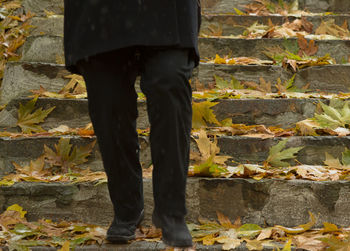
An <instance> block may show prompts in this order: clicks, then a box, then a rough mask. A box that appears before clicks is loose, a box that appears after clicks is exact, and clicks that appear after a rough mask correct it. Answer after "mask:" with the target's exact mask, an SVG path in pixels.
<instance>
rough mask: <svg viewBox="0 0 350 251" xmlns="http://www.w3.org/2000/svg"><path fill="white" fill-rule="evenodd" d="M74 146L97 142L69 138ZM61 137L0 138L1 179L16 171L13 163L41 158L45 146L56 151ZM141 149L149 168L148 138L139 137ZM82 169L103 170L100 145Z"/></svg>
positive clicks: (25, 162)
mask: <svg viewBox="0 0 350 251" xmlns="http://www.w3.org/2000/svg"><path fill="white" fill-rule="evenodd" d="M69 138H70V139H71V141H70V143H71V144H73V146H78V147H79V146H82V145H87V144H89V143H91V142H93V141H94V140H95V138H94V137H93V138H81V137H77V136H76V137H72V136H70V137H69ZM58 140H59V137H38V138H17V139H9V138H0V177H1V176H3V175H5V174H7V173H9V172H13V171H14V166H13V165H12V162H13V161H15V162H16V163H18V164H20V165H25V164H29V161H30V160H34V159H36V158H38V157H39V156H41V154H42V153H43V151H44V145H46V146H48V147H50V148H52V149H54V145H55V144H57V142H58ZM139 144H140V148H141V152H140V161H141V164H143V165H144V166H145V167H148V166H149V165H150V164H151V163H152V161H151V154H150V147H149V146H150V144H149V139H148V137H143V136H140V137H139ZM80 167H81V168H87V167H89V168H90V169H91V170H94V171H101V170H103V167H102V159H101V154H100V152H99V150H98V144H96V145H95V148H94V149H93V151H92V153H91V156H90V157H89V161H88V162H86V163H85V164H83V165H81V166H80Z"/></svg>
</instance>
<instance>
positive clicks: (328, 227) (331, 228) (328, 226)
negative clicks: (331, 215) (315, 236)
mask: <svg viewBox="0 0 350 251" xmlns="http://www.w3.org/2000/svg"><path fill="white" fill-rule="evenodd" d="M337 231H340V230H339V228H338V227H337V225H334V224H332V223H328V222H323V229H321V231H320V232H322V233H330V232H337Z"/></svg>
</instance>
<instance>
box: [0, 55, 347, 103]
mask: <svg viewBox="0 0 350 251" xmlns="http://www.w3.org/2000/svg"><path fill="white" fill-rule="evenodd" d="M69 74H70V73H69V72H68V71H67V70H65V68H64V66H59V65H50V64H38V63H25V62H16V63H8V64H7V66H6V70H5V76H4V81H3V83H2V86H1V92H0V104H6V103H8V102H9V101H11V100H12V99H16V98H19V97H28V95H30V94H31V92H30V90H38V89H39V88H40V86H43V87H44V88H45V89H47V90H48V91H53V92H58V91H59V90H60V89H62V87H63V86H64V85H65V84H67V83H68V79H65V78H64V76H67V75H69ZM214 75H218V76H220V77H222V78H224V79H226V80H228V81H230V80H231V77H232V76H234V77H235V78H236V79H238V80H240V81H248V82H249V81H253V82H256V83H259V79H260V78H261V77H262V78H264V79H265V80H266V81H268V82H271V84H272V87H273V89H274V91H276V88H275V87H274V85H275V84H276V83H277V79H278V78H280V79H281V80H282V82H285V81H287V80H289V79H291V78H292V76H293V72H291V71H289V70H284V69H283V68H281V67H279V66H253V65H249V66H242V65H215V64H205V63H202V64H200V66H199V67H198V68H197V69H195V70H194V72H193V77H192V83H196V80H199V82H200V83H202V84H203V85H204V86H205V87H208V86H213V85H214V84H215V80H214ZM332 76H337V78H336V79H334V78H333V77H332ZM349 79H350V65H334V66H322V67H308V68H305V69H301V70H300V71H299V72H298V73H297V75H296V78H295V82H294V85H295V86H296V87H298V88H302V87H303V86H305V85H306V84H309V87H308V89H310V90H312V91H319V90H320V91H326V92H335V93H337V92H349V90H350V81H349ZM135 88H136V90H137V91H138V92H140V91H141V90H140V87H139V81H136V84H135ZM193 88H194V89H195V86H193Z"/></svg>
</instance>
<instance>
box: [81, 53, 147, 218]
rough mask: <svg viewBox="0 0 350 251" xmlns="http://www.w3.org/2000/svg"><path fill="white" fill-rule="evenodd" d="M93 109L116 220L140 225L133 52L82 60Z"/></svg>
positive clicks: (90, 110) (140, 188) (140, 195)
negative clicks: (138, 220) (138, 221)
mask: <svg viewBox="0 0 350 251" xmlns="http://www.w3.org/2000/svg"><path fill="white" fill-rule="evenodd" d="M78 67H79V69H80V71H81V72H82V74H83V76H84V79H85V81H86V86H87V91H88V98H89V113H90V117H91V121H92V123H93V126H94V130H95V134H96V136H97V140H98V144H99V147H100V151H101V154H102V159H103V163H104V168H105V171H106V173H107V177H108V188H109V193H110V197H111V200H112V203H113V206H114V210H115V222H114V223H115V224H125V223H134V224H135V223H136V221H137V219H138V218H139V217H140V213H141V211H142V210H143V188H142V169H141V166H140V162H139V144H138V135H137V132H136V118H137V94H136V92H135V89H134V82H135V79H136V75H137V70H136V67H135V50H134V49H123V50H119V51H116V52H113V53H112V52H111V53H106V54H100V55H98V56H94V57H91V58H89V59H88V60H84V61H80V62H79V64H78Z"/></svg>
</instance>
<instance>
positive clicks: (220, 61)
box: [214, 54, 226, 64]
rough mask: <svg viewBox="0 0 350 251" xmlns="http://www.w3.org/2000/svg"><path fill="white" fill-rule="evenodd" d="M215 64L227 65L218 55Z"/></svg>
mask: <svg viewBox="0 0 350 251" xmlns="http://www.w3.org/2000/svg"><path fill="white" fill-rule="evenodd" d="M214 64H226V59H224V58H222V57H220V56H219V55H218V54H216V56H215V60H214Z"/></svg>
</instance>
